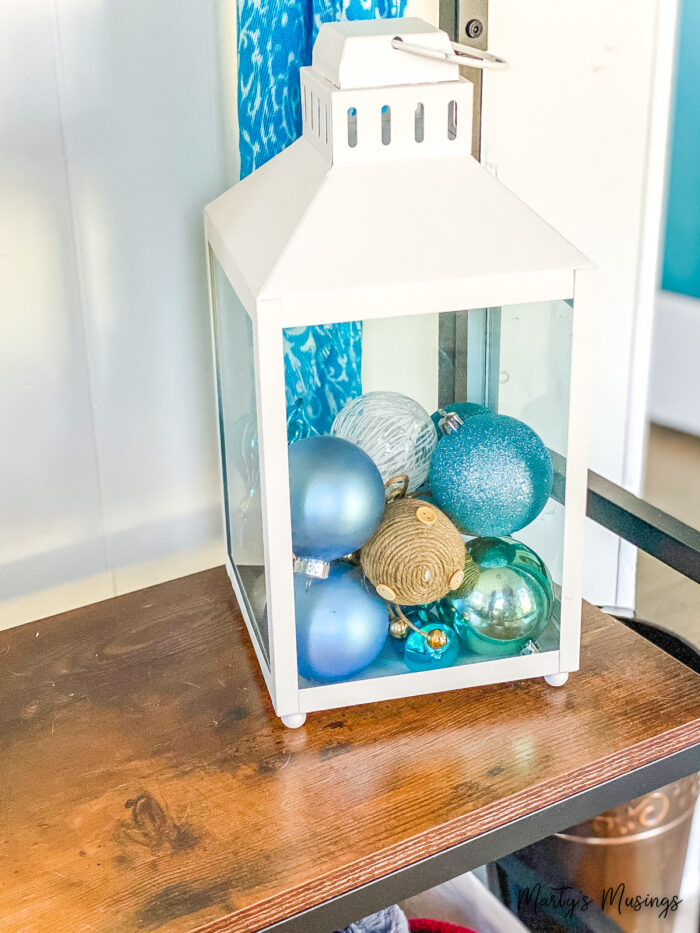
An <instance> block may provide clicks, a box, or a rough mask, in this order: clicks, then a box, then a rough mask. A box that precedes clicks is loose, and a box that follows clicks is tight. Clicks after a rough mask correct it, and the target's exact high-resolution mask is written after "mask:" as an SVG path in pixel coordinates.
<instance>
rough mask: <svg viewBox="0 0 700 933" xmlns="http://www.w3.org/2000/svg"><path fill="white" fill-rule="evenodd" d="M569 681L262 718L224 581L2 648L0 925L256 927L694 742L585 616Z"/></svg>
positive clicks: (695, 708)
mask: <svg viewBox="0 0 700 933" xmlns="http://www.w3.org/2000/svg"><path fill="white" fill-rule="evenodd" d="M584 615H585V618H584V627H583V658H582V669H581V671H580V672H579V673H577V674H574V675H572V677H571V679H570V681H569V684H568V685H567V686H566V687H563V688H560V689H553V688H550V687H547V686H546V685H545V684H544V683H543V682H542V681H541V680H538V681H525V682H519V683H512V684H506V685H496V686H491V687H484V688H475V689H472V690H468V691H467V690H464V691H456V692H452V693H448V694H442V695H439V696H428V697H417V698H413V699H408V700H400V701H395V702H388V703H380V704H375V705H367V706H361V707H354V708H350V709H346V710H335V711H330V712H326V713H315V714H312V715H310V716H309V718H308V720H307V723H306V725H305V726H304V727H303V728H302V729H300V730H298V731H291V730H287V729H285V728H284V727H283V726H282V725H281V724H280V723H279V721H278V720H277V719H276V718H275V716H274V714H273V712H272V709H271V706H270V703H269V700H268V698H267V696H266V693H265V689H264V686H263V682H262V678H261V677H260V675H259V674H258V672H257V669H256V666H255V660H254V656H253V653H252V649H251V648H250V646H249V644H248V641H247V637H246V634H245V630H244V627H243V624H242V621H241V618H240V615H239V613H238V610H237V607H236V603H235V600H234V597H233V595H232V593H231V589H230V586H229V583H228V580H227V578H226V575H225V573H224V571H223V569H217V570H211V571H207V572H205V573H201V574H197V575H194V576H191V577H185V578H183V579H180V580H176V581H174V582H172V583H167V584H163V585H162V586H157V587H152V588H150V589H147V590H141V591H139V592H136V593H132V594H130V595H128V596H122V597H119V598H118V599H113V600H109V601H107V602H103V603H99V604H96V605H94V606H88V607H86V608H83V609H78V610H76V611H74V612H70V613H66V614H64V615H62V616H55V617H53V618H50V619H45V620H43V621H42V622H38V623H33V624H30V625H24V626H22V627H20V628H15V629H11V630H9V631H6V632H4V633H1V634H0V749H1V751H0V788H1V789H2V799H1V802H0V929H2V930H3V931H5V930H7V931H13V933H14V931H21V933H33V931H41V933H49V931H50V933H82V931H98V933H124V931H127V933H128V931H141V930H158V931H160V933H183V931H192V930H194V929H197V930H204V931H208V933H213V931H230V933H237V931H253V930H258V929H260V928H262V927H264V926H266V925H268V924H270V923H272V922H274V921H276V920H279V919H280V918H283V917H286V916H288V915H290V914H293V913H295V912H297V911H300V910H302V909H304V908H307V907H309V906H312V905H315V904H318V903H319V902H321V901H324V900H326V899H328V898H330V897H332V896H333V895H337V894H338V893H340V892H344V891H347V890H349V889H352V888H355V887H357V886H358V885H360V884H362V883H364V882H367V881H371V880H373V879H376V878H379V877H381V876H384V875H386V874H387V873H389V872H391V871H392V870H394V869H397V868H399V867H401V866H405V865H409V864H412V863H414V862H416V861H417V860H419V859H421V858H422V857H424V856H427V855H430V854H432V853H436V852H440V851H441V850H444V849H445V848H446V847H449V846H452V845H455V844H456V843H459V842H462V841H464V840H465V839H469V838H470V837H473V836H476V835H477V834H480V833H483V832H485V831H486V830H489V829H492V828H494V827H498V826H501V825H503V824H504V823H507V822H508V821H510V820H513V819H515V818H517V817H521V816H523V815H524V814H528V813H531V812H532V811H534V810H537V809H538V808H541V807H545V806H547V805H548V804H552V803H554V802H556V801H560V800H562V798H566V797H568V796H569V795H572V794H574V793H577V792H579V791H583V790H585V789H587V788H590V787H592V786H594V785H596V784H599V783H600V782H602V781H605V780H608V779H611V778H614V777H616V776H617V775H620V774H623V773H626V772H628V771H630V770H631V769H633V768H637V767H640V766H643V765H645V764H646V763H648V762H651V761H654V760H656V759H659V758H663V757H664V756H666V755H670V754H672V753H674V752H677V751H679V750H681V749H685V748H688V747H690V746H692V745H694V744H695V743H698V742H700V678H699V677H698V676H696V675H695V674H693V673H692V672H691V671H690V670H688V669H687V668H685V667H683V666H682V665H680V664H679V663H677V662H676V661H674V660H673V659H672V658H670V657H669V656H668V655H666V654H664V653H662V652H661V651H660V650H659V649H657V648H655V647H654V646H652V645H650V644H649V643H647V642H646V641H644V640H643V639H641V638H640V637H638V636H637V635H635V634H633V633H632V632H630V631H629V630H628V629H626V628H625V627H624V626H622V625H621V624H619V623H617V622H614V621H613V620H611V619H609V618H607V617H606V616H604V615H602V614H601V613H600V612H598V611H597V610H595V609H591V608H590V607H586V610H585V614H584Z"/></svg>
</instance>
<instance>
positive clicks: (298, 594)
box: [294, 563, 389, 681]
mask: <svg viewBox="0 0 700 933" xmlns="http://www.w3.org/2000/svg"><path fill="white" fill-rule="evenodd" d="M294 610H295V614H296V633H297V662H298V667H299V673H300V674H301V675H302V677H307V678H309V679H310V680H321V681H335V680H343V679H344V678H347V677H352V676H353V674H357V673H358V672H359V671H361V670H363V668H365V667H367V666H368V665H369V664H371V663H372V661H374V660H375V658H376V657H377V656H378V655H379V653H380V652H381V650H382V648H383V647H384V643H385V642H386V637H387V631H388V625H389V612H388V609H387V607H386V603H385V602H384V600H383V599H380V598H379V596H377V594H376V592H375V591H374V587H373V586H372V585H371V584H370V583H369V582H368V581H367V580H366V579H365V578H364V576H363V574H362V571H361V570H360V569H359V568H358V567H353V566H351V565H350V564H345V563H340V564H334V565H333V566H332V567H331V569H330V573H329V575H328V578H327V579H326V580H311V579H309V578H308V577H303V576H301V575H299V574H295V575H294Z"/></svg>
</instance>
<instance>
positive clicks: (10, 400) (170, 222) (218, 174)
mask: <svg viewBox="0 0 700 933" xmlns="http://www.w3.org/2000/svg"><path fill="white" fill-rule="evenodd" d="M234 10H235V4H234V3H223V2H222V3H221V4H219V3H217V2H216V0H183V2H182V3H180V4H172V3H168V2H165V0H149V2H147V3H144V2H141V0H119V2H109V0H31V2H27V0H4V2H3V3H2V4H1V5H0V87H2V88H3V93H2V94H1V95H0V134H1V138H0V185H1V187H0V205H1V208H0V399H1V400H2V401H1V402H0V439H1V441H0V443H1V445H2V446H1V447H0V628H1V627H5V626H9V625H13V624H16V623H18V622H22V621H25V620H27V619H31V618H36V617H38V616H40V615H43V614H49V613H54V612H58V611H61V610H63V609H66V608H70V607H72V606H75V605H80V604H83V603H87V602H90V601H93V600H96V599H102V598H105V597H108V596H111V595H114V594H117V593H120V592H124V591H126V590H129V589H133V588H135V587H138V586H142V585H146V584H148V583H152V582H157V581H158V580H161V579H167V578H170V577H173V576H177V575H178V574H179V573H184V572H189V571H193V570H197V569H200V568H202V567H205V566H210V565H212V564H214V563H218V562H220V561H221V559H222V551H221V519H220V506H219V482H218V465H217V453H216V443H215V424H214V415H213V405H212V376H211V360H210V337H209V322H208V318H207V313H208V312H207V298H206V278H205V267H204V253H203V246H202V219H201V217H202V214H201V212H202V206H203V205H204V204H205V203H206V201H208V200H209V199H211V198H212V197H214V196H215V195H217V194H219V193H220V192H221V191H222V190H223V189H224V188H225V187H227V186H228V185H229V184H231V182H232V180H233V178H234V177H235V176H236V166H235V164H233V162H232V161H230V164H227V163H226V161H225V153H227V154H228V155H229V157H230V156H231V155H232V154H233V153H234V152H235V147H234V146H233V145H232V140H231V136H230V133H231V128H232V126H233V124H232V120H231V117H232V107H233V92H234V86H235V76H234V75H231V74H228V75H227V74H226V69H229V70H230V68H231V63H232V62H233V61H234V60H235V59H234V56H233V55H232V54H231V50H232V49H234V48H235V29H234V23H233V22H232V11H234ZM222 48H223V49H224V50H225V51H224V55H223V61H222V55H221V49H222ZM222 64H223V65H224V66H225V68H222ZM222 74H223V76H224V77H223V81H222Z"/></svg>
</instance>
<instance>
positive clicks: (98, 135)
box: [0, 0, 675, 627]
mask: <svg viewBox="0 0 700 933" xmlns="http://www.w3.org/2000/svg"><path fill="white" fill-rule="evenodd" d="M412 3H414V5H416V8H417V5H418V4H420V5H421V6H420V12H424V13H428V14H429V15H430V16H431V18H432V17H433V16H435V11H436V4H435V0H412ZM674 6H675V4H674V3H673V0H619V2H618V3H615V4H612V5H611V4H609V3H607V2H605V0H586V2H584V0H571V2H570V3H565V4H562V3H561V2H560V0H541V2H540V3H539V4H536V5H535V6H534V7H533V6H532V5H530V4H522V3H521V2H520V0H492V3H491V47H492V48H493V49H494V51H496V52H498V53H502V54H504V55H505V56H506V57H507V58H508V59H509V60H510V61H511V69H510V71H507V72H503V73H498V74H492V75H487V77H486V89H485V97H484V118H485V123H484V155H485V161H486V162H487V163H490V165H491V167H492V169H493V170H494V171H496V172H497V174H498V175H499V177H501V179H502V180H503V181H505V182H506V183H507V184H509V185H510V186H511V187H513V188H514V190H515V191H516V192H517V193H519V194H520V195H521V196H522V197H524V198H525V199H527V200H528V201H529V202H530V203H531V204H532V205H533V206H535V207H536V208H537V209H538V210H539V211H540V212H541V213H542V214H543V215H544V216H545V217H546V218H547V219H548V220H550V221H551V222H552V223H553V224H554V225H555V226H557V227H558V228H559V229H560V230H561V231H562V232H564V233H565V234H566V235H568V236H569V237H570V239H571V240H572V241H574V242H575V243H576V245H577V246H579V247H580V248H581V249H583V250H584V251H587V252H588V253H589V254H590V255H591V257H592V258H593V259H594V260H595V261H596V262H597V263H598V265H599V266H600V268H601V298H602V301H601V315H600V322H599V326H600V330H599V339H598V348H597V357H596V369H595V384H596V394H595V398H594V434H593V443H592V466H593V467H594V469H597V470H599V471H600V472H603V473H605V474H606V475H608V476H610V477H611V478H612V479H614V480H617V481H618V482H619V481H622V482H624V483H625V484H627V485H629V486H630V487H631V488H633V489H634V488H637V487H638V485H639V478H640V474H641V462H642V456H641V452H642V449H643V440H644V436H643V423H644V398H645V395H646V375H645V374H646V363H647V361H648V344H649V339H650V338H649V335H650V328H651V313H650V303H651V295H650V286H649V281H652V280H653V269H654V249H655V245H654V244H655V235H656V227H657V226H658V222H657V221H658V218H657V214H658V211H659V210H660V185H661V179H662V175H663V172H662V170H661V169H662V168H663V147H664V126H663V124H664V121H665V117H666V113H667V89H666V84H667V78H668V79H669V82H668V83H670V48H671V41H670V40H669V35H671V36H672V31H673V18H674V17H673V14H674ZM662 8H663V15H661V14H662ZM234 11H235V3H234V2H233V0H227V2H224V0H220V2H217V0H182V2H181V3H180V4H176V5H173V4H172V3H166V2H165V0H148V2H145V3H144V2H143V0H111V2H109V0H4V2H3V3H2V5H0V87H1V88H2V89H3V93H2V94H0V134H1V136H0V399H1V400H2V401H1V402H0V445H1V446H0V627H3V626H8V625H13V624H16V623H18V622H22V621H26V620H28V619H32V618H36V617H39V616H41V615H44V614H49V613H53V612H59V611H61V610H63V609H67V608H70V607H72V606H75V605H81V604H83V603H87V602H90V601H92V600H96V599H100V598H104V597H107V596H111V595H113V594H116V593H120V592H124V591H126V590H128V589H132V588H135V587H138V586H143V585H147V584H149V583H152V582H157V581H158V580H162V579H168V578H171V577H174V576H177V575H178V574H181V573H186V572H191V571H194V570H197V569H200V568H202V567H205V566H208V565H212V564H215V563H219V562H220V561H221V559H222V554H223V550H222V547H221V536H220V535H221V529H220V517H219V516H220V506H219V502H220V494H219V483H218V466H217V459H216V444H215V425H214V420H213V405H212V388H211V386H212V383H211V363H210V351H209V325H208V320H207V307H206V283H205V272H204V261H203V251H202V246H201V231H202V225H201V208H202V206H203V204H205V203H206V202H207V201H208V200H209V199H210V198H212V197H213V196H215V195H217V194H218V193H220V192H221V191H222V190H224V189H225V188H226V187H227V186H228V185H229V184H230V183H231V182H232V181H233V179H234V178H235V177H236V175H237V172H236V166H235V164H234V162H233V160H234V153H235V151H236V147H235V138H234V119H233V106H234V91H235V55H234V54H233V50H234V49H235V28H234V23H233V21H232V19H233V15H234ZM227 160H228V161H227ZM660 166H661V169H660ZM657 189H658V190H657ZM621 555H622V560H621V562H620V563H621V566H622V571H621V573H620V574H619V575H618V558H620V557H621ZM589 561H590V563H589V577H588V585H587V593H588V595H589V597H591V598H593V599H596V600H598V601H599V602H603V603H618V604H620V603H622V604H624V603H626V602H627V603H629V604H631V601H632V598H633V595H632V591H633V573H632V571H633V559H632V558H631V557H630V555H627V556H626V557H625V554H624V551H623V552H621V550H620V545H619V542H618V541H617V539H614V538H613V537H612V536H605V535H602V536H597V537H596V536H594V538H593V539H592V547H591V548H589Z"/></svg>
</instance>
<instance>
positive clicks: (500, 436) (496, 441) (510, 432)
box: [429, 412, 552, 535]
mask: <svg viewBox="0 0 700 933" xmlns="http://www.w3.org/2000/svg"><path fill="white" fill-rule="evenodd" d="M440 428H441V430H442V431H443V433H444V436H443V438H442V439H441V440H440V442H439V443H438V445H437V447H436V448H435V453H434V454H433V458H432V462H431V464H430V475H429V483H430V488H431V490H432V493H433V501H434V502H435V504H436V505H438V506H439V507H440V508H441V509H442V510H443V511H444V512H446V513H447V514H448V515H449V517H450V518H451V519H452V520H453V521H454V522H455V524H456V525H457V526H458V527H459V528H460V530H462V531H463V532H466V533H469V534H474V535H510V534H512V533H513V532H514V531H519V530H520V529H521V528H524V527H525V526H526V525H529V524H530V522H532V521H534V519H536V518H537V516H538V515H539V514H540V512H541V511H542V509H543V508H544V507H545V505H546V504H547V500H548V499H549V496H550V494H551V491H552V461H551V459H550V456H549V452H548V450H547V448H546V447H545V445H544V444H543V443H542V440H541V439H540V437H539V436H538V435H537V434H535V432H534V431H533V430H532V428H530V427H528V426H527V425H526V424H524V423H523V422H522V421H518V419H517V418H511V417H509V416H508V415H496V414H492V413H490V412H488V413H485V414H480V415H474V416H472V417H470V418H468V419H467V420H466V422H465V421H463V420H462V418H460V417H459V416H458V415H457V414H455V413H451V414H450V413H447V412H444V415H443V417H442V419H441V421H440Z"/></svg>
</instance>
